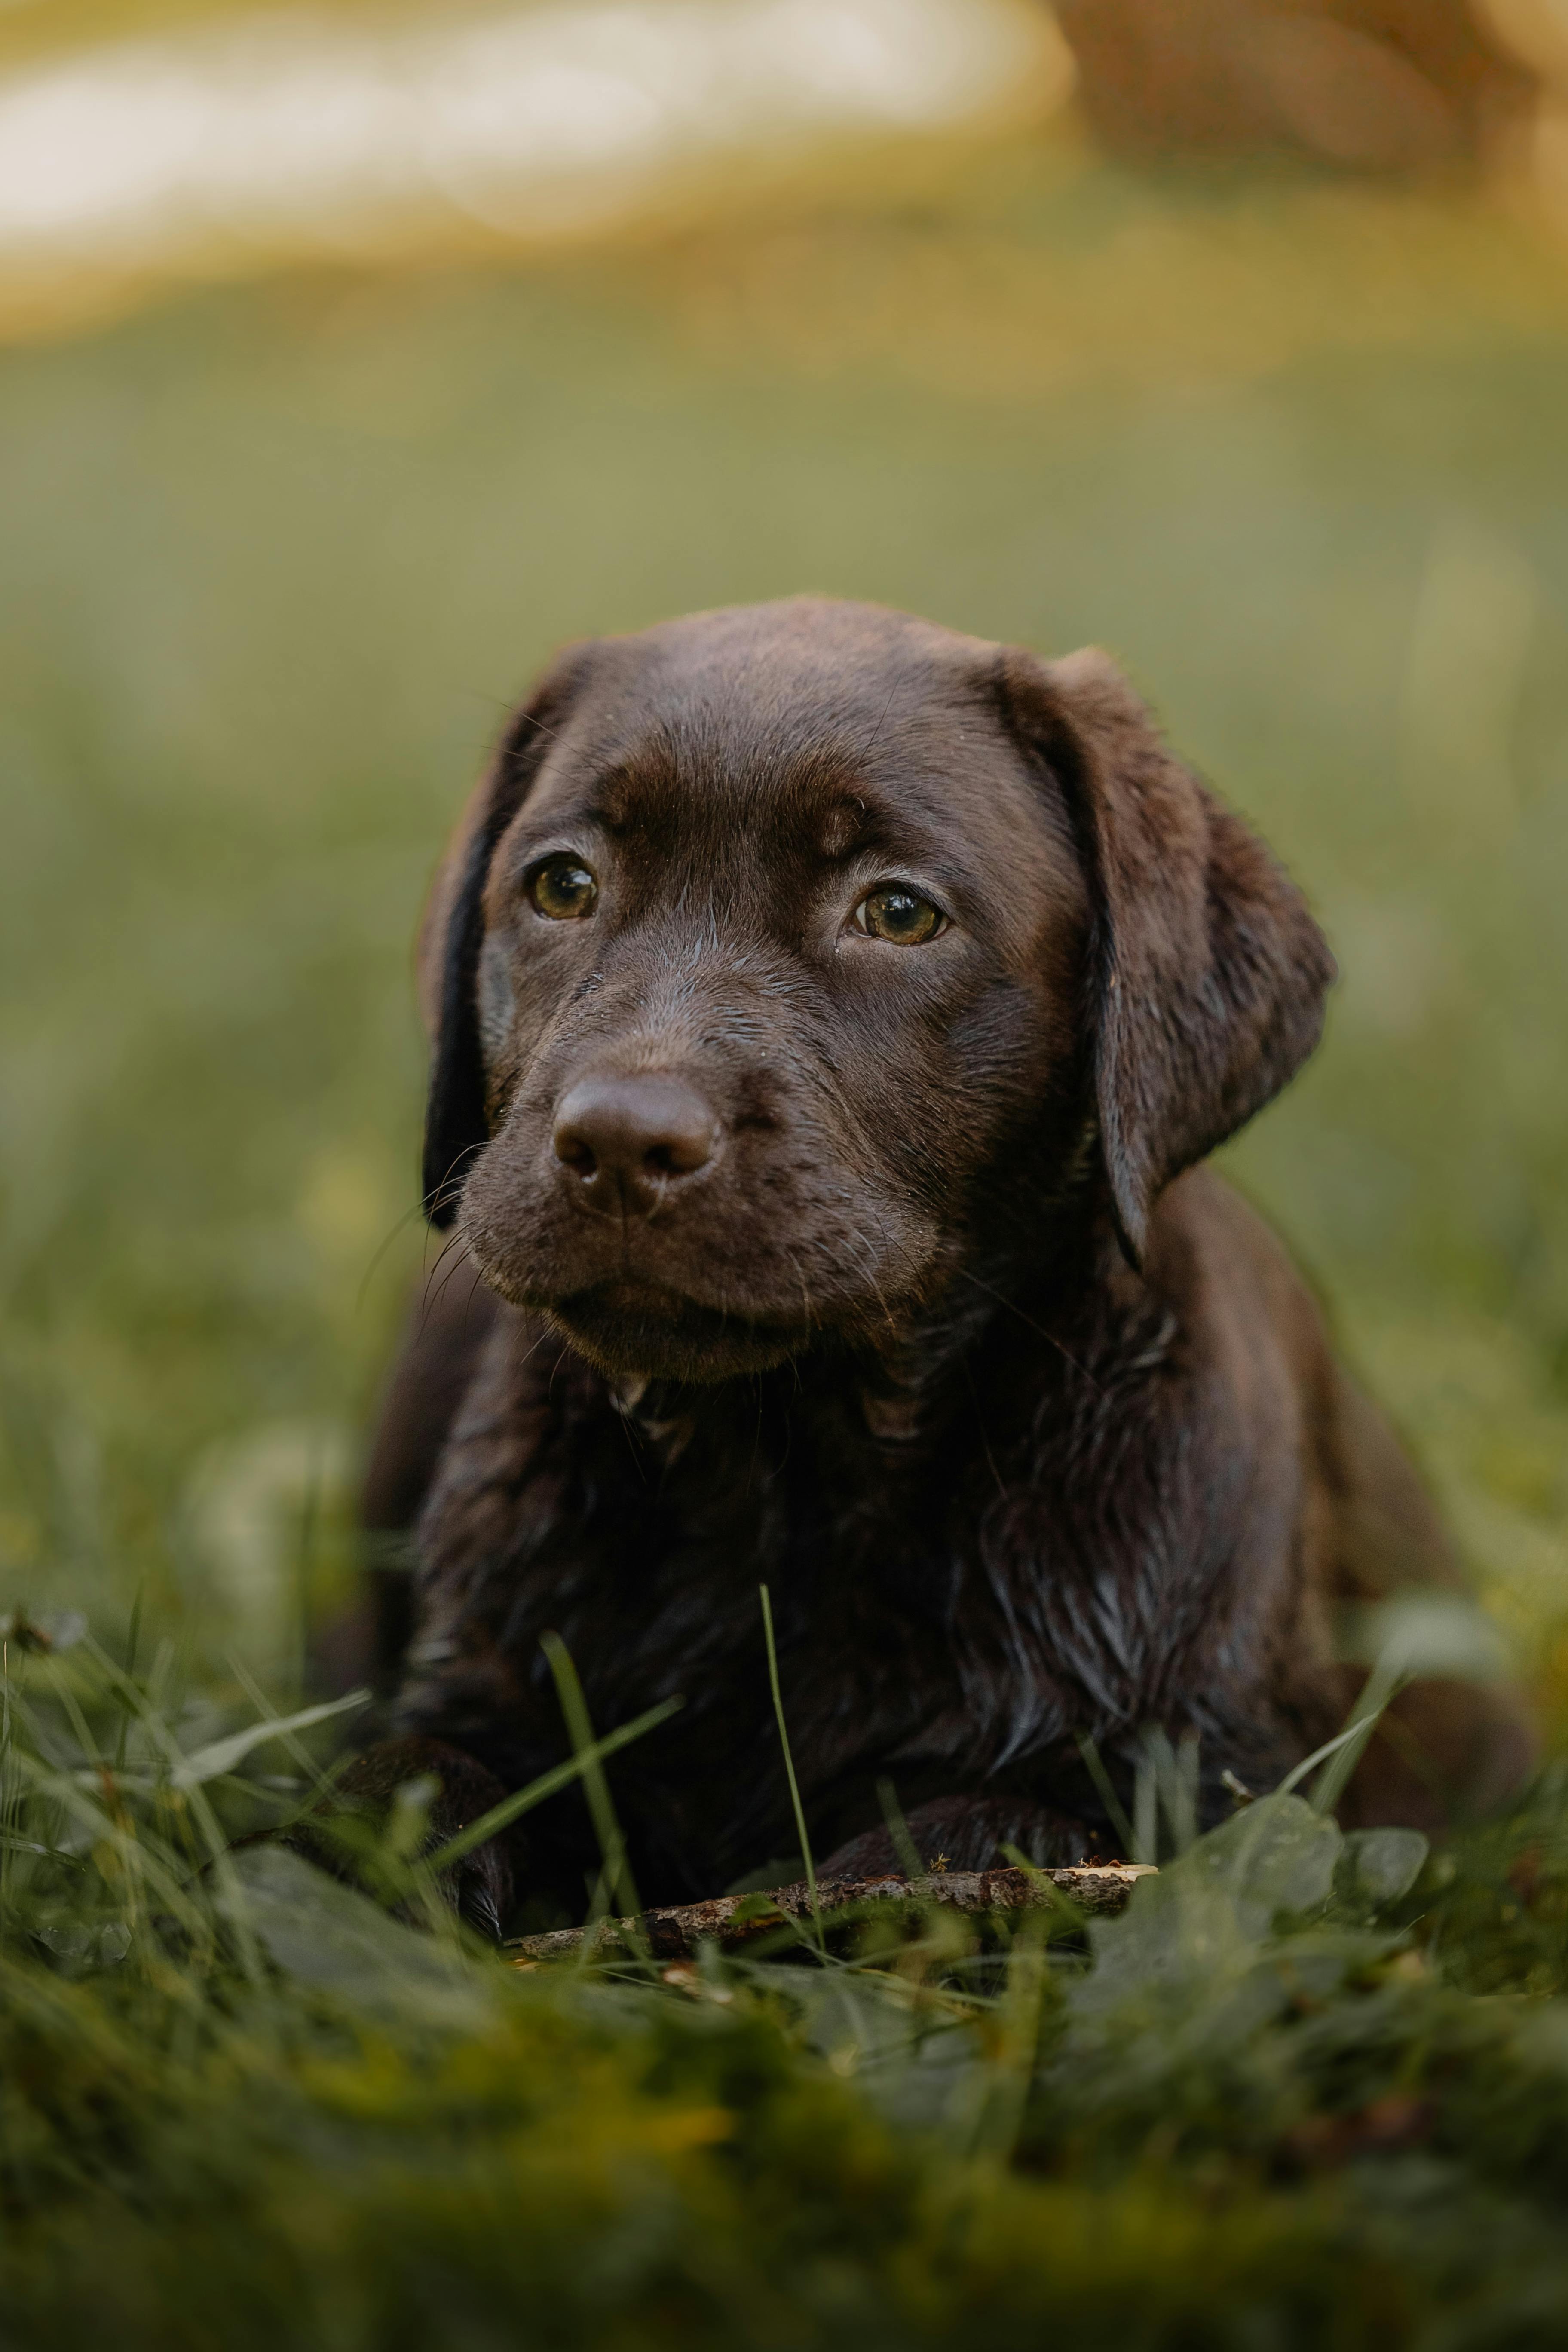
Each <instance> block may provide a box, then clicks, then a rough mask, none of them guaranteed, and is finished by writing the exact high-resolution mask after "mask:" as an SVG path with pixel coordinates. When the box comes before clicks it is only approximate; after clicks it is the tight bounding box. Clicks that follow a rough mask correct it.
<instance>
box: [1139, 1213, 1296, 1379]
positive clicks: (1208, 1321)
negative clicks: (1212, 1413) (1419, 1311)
mask: <svg viewBox="0 0 1568 2352" xmlns="http://www.w3.org/2000/svg"><path fill="white" fill-rule="evenodd" d="M1146 1274H1147V1278H1148V1280H1149V1282H1150V1283H1151V1285H1152V1287H1153V1288H1154V1289H1155V1290H1156V1291H1158V1292H1160V1293H1163V1295H1164V1296H1165V1297H1166V1298H1167V1299H1168V1301H1169V1303H1170V1304H1171V1306H1172V1307H1173V1308H1174V1309H1175V1311H1176V1313H1177V1314H1178V1315H1179V1316H1180V1318H1181V1319H1182V1321H1183V1323H1184V1325H1185V1326H1186V1328H1188V1330H1189V1332H1190V1333H1191V1334H1192V1336H1193V1337H1194V1339H1196V1340H1197V1341H1198V1343H1199V1345H1200V1347H1203V1348H1205V1349H1207V1350H1212V1351H1215V1352H1217V1353H1219V1354H1220V1355H1223V1356H1224V1357H1226V1358H1227V1359H1228V1360H1231V1361H1232V1362H1233V1363H1240V1362H1242V1361H1250V1362H1252V1363H1253V1364H1254V1365H1258V1364H1260V1363H1261V1362H1262V1361H1264V1360H1271V1361H1272V1362H1274V1363H1275V1364H1277V1365H1279V1367H1280V1369H1281V1370H1287V1369H1288V1370H1289V1375H1290V1376H1291V1377H1292V1378H1293V1379H1295V1380H1296V1381H1303V1382H1307V1383H1309V1384H1315V1383H1316V1382H1317V1381H1321V1379H1322V1377H1323V1376H1324V1374H1325V1372H1326V1370H1327V1367H1328V1364H1329V1360H1330V1351H1329V1343H1328V1335H1327V1332H1326V1330H1325V1328H1324V1323H1323V1317H1322V1311H1321V1307H1320V1306H1319V1303H1318V1300H1317V1299H1316V1297H1314V1296H1313V1293H1312V1291H1311V1288H1310V1286H1309V1284H1308V1282H1307V1280H1306V1278H1305V1276H1303V1275H1302V1273H1301V1271H1300V1267H1299V1266H1298V1265H1296V1263H1295V1261H1294V1259H1293V1258H1292V1257H1291V1255H1290V1253H1289V1249H1288V1248H1287V1246H1286V1244H1285V1243H1284V1242H1283V1241H1282V1240H1281V1239H1280V1237H1279V1234H1277V1233H1276V1232H1275V1230H1274V1228H1273V1227H1272V1226H1271V1225H1270V1224H1269V1223H1268V1221H1267V1219H1266V1218H1264V1217H1262V1216H1261V1215H1259V1213H1258V1211H1257V1210H1256V1209H1255V1208H1253V1206H1252V1205H1251V1203H1250V1202H1247V1200H1245V1199H1244V1198H1243V1197H1242V1195H1241V1194H1240V1193H1239V1192H1237V1190H1236V1188H1235V1186H1234V1185H1232V1184H1228V1183H1226V1181H1225V1179H1224V1178H1223V1177H1222V1176H1218V1175H1216V1174H1215V1171H1214V1170H1213V1169H1211V1168H1207V1167H1198V1168H1193V1169H1189V1170H1188V1171H1187V1172H1186V1174H1185V1175H1184V1176H1179V1177H1178V1178H1177V1179H1176V1181H1175V1182H1174V1183H1173V1184H1172V1185H1170V1186H1169V1187H1168V1188H1167V1190H1166V1191H1165V1192H1164V1193H1163V1195H1162V1197H1161V1200H1160V1202H1159V1205H1158V1207H1157V1209H1156V1211H1155V1213H1154V1217H1153V1220H1152V1225H1151V1231H1150V1250H1149V1255H1148V1259H1147V1263H1146Z"/></svg>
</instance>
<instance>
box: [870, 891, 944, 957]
mask: <svg viewBox="0 0 1568 2352" xmlns="http://www.w3.org/2000/svg"><path fill="white" fill-rule="evenodd" d="M862 919H863V921H864V923H865V927H866V929H868V931H870V932H872V933H873V934H874V935H875V936H876V937H877V938H879V939H883V940H895V941H897V942H899V943H900V945H905V946H907V945H910V944H911V943H912V944H914V945H919V944H920V943H921V941H922V940H929V939H930V938H931V936H932V934H933V933H934V932H935V931H936V930H937V929H938V928H939V927H940V925H941V922H942V917H941V916H940V915H939V914H938V912H937V910H936V908H934V907H933V906H932V905H931V900H930V899H929V898H919V897H917V896H916V894H915V892H914V891H913V890H874V891H873V892H872V894H871V896H870V897H869V898H868V899H867V901H866V906H865V912H864V916H863V918H862Z"/></svg>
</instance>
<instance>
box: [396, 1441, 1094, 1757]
mask: <svg viewBox="0 0 1568 2352" xmlns="http://www.w3.org/2000/svg"><path fill="white" fill-rule="evenodd" d="M770 1408H771V1409H770ZM965 1434H966V1433H965V1432H964V1431H963V1428H962V1426H960V1427H957V1428H954V1429H952V1430H949V1431H948V1432H946V1433H943V1435H942V1437H941V1438H940V1439H939V1440H938V1442H935V1443H928V1444H911V1443H909V1442H908V1441H905V1440H901V1439H900V1438H897V1437H895V1438H892V1439H888V1438H884V1437H882V1436H880V1435H879V1434H877V1433H872V1432H870V1431H868V1426H867V1421H866V1419H865V1418H864V1417H863V1416H859V1415H858V1413H857V1412H854V1411H852V1410H851V1409H850V1407H849V1406H840V1405H838V1404H835V1406H834V1407H833V1408H832V1409H831V1410H828V1409H824V1410H819V1411H817V1412H815V1413H813V1412H802V1411H799V1410H796V1411H795V1412H781V1411H780V1410H779V1409H778V1408H777V1404H776V1401H770V1400H769V1399H767V1398H765V1397H764V1398H763V1399H762V1400H760V1402H758V1404H757V1406H756V1408H755V1410H754V1411H753V1412H752V1414H751V1416H750V1418H749V1419H748V1418H747V1417H746V1416H743V1415H742V1414H741V1413H740V1412H733V1411H732V1412H728V1413H725V1414H714V1415H712V1416H711V1417H710V1418H709V1419H708V1420H707V1421H706V1422H704V1423H699V1424H698V1425H697V1426H694V1427H686V1428H680V1427H676V1428H673V1429H672V1428H670V1427H669V1426H668V1425H666V1424H660V1425H658V1426H656V1427H655V1428H654V1429H652V1430H649V1429H647V1428H646V1427H643V1428H638V1427H637V1426H635V1425H633V1426H628V1425H627V1424H626V1421H625V1419H624V1417H623V1416H622V1415H620V1414H619V1413H617V1412H616V1410H615V1409H614V1407H613V1405H611V1404H610V1403H609V1402H607V1401H605V1400H594V1401H592V1402H591V1404H590V1408H589V1409H588V1410H576V1411H570V1410H568V1411H565V1412H557V1411H552V1412H549V1413H548V1414H545V1415H540V1414H539V1413H512V1414H510V1415H506V1416H502V1417H500V1418H499V1419H494V1420H492V1421H491V1422H490V1423H489V1433H488V1436H487V1437H486V1438H485V1439H484V1440H483V1441H482V1442H480V1443H479V1444H477V1445H476V1444H472V1443H470V1444H469V1445H468V1448H467V1454H468V1459H467V1461H466V1462H464V1461H462V1460H458V1461H457V1462H455V1463H454V1465H451V1470H452V1475H451V1477H450V1480H449V1487H448V1491H449V1492H451V1493H452V1495H453V1496H454V1500H455V1501H456V1499H457V1498H458V1496H462V1495H464V1494H466V1495H467V1496H468V1498H469V1501H468V1509H467V1511H466V1512H464V1511H461V1510H456V1509H455V1510H454V1512H453V1513H452V1514H450V1515H448V1516H447V1523H446V1524H445V1525H443V1524H440V1523H439V1522H438V1523H437V1526H436V1527H435V1528H434V1529H432V1530H430V1531H429V1532H430V1533H431V1534H433V1536H434V1538H435V1539H436V1551H437V1557H436V1558H435V1559H433V1560H432V1563H431V1566H432V1570H433V1587H434V1590H433V1599H434V1601H435V1602H436V1605H437V1612H438V1613H439V1614H440V1615H441V1616H442V1617H443V1618H444V1619H445V1621H446V1627H447V1634H448V1637H449V1638H450V1640H451V1641H452V1643H453V1645H454V1652H455V1654H457V1655H459V1656H461V1657H463V1658H465V1659H466V1660H468V1662H470V1663H473V1662H476V1661H477V1660H478V1659H479V1658H481V1657H482V1656H484V1655H485V1654H489V1658H490V1660H491V1662H492V1664H493V1665H494V1667H495V1668H496V1669H497V1670H498V1671H497V1673H496V1676H495V1686H496V1687H498V1688H500V1687H505V1688H506V1689H508V1690H510V1692H512V1693H514V1694H516V1706H517V1707H518V1709H519V1712H520V1715H521V1717H526V1718H529V1719H530V1721H531V1727H532V1731H533V1734H534V1736H535V1737H537V1738H539V1739H540V1740H541V1741H542V1742H548V1739H549V1738H551V1737H552V1735H553V1734H554V1733H555V1732H556V1731H558V1727H559V1713H558V1709H557V1707H556V1706H555V1702H554V1697H553V1688H552V1684H551V1681H550V1677H549V1675H548V1672H547V1670H546V1669H545V1667H544V1664H543V1660H542V1652H541V1648H540V1643H541V1637H542V1634H543V1633H545V1632H546V1631H554V1632H557V1633H560V1634H561V1635H562V1636H563V1638H564V1640H565V1641H566V1643H567V1645H568V1647H569V1648H570V1650H571V1651H572V1654H573V1656H574V1660H575V1662H576V1664H577V1666H578V1670H579V1672H580V1674H581V1675H582V1676H583V1679H584V1685H585V1686H586V1688H587V1692H588V1696H589V1699H590V1704H591V1706H592V1710H593V1713H594V1716H595V1722H596V1723H597V1724H598V1725H599V1726H600V1727H609V1726H611V1725H612V1724H614V1723H618V1722H622V1721H625V1720H626V1719H627V1718H629V1717H633V1716H635V1715H637V1714H638V1713H640V1712H641V1711H642V1710H643V1709H645V1708H647V1706H651V1705H654V1704H656V1703H657V1702H658V1701H659V1700H661V1699H665V1698H668V1697H674V1696H679V1698H681V1700H682V1701H683V1703H684V1705H683V1712H682V1716H681V1717H680V1718H679V1724H680V1727H681V1728H679V1729H677V1728H676V1727H670V1729H669V1731H668V1733H667V1734H665V1735H661V1736H660V1739H659V1742H658V1747H659V1749H660V1751H661V1759H662V1760H663V1761H664V1762H667V1763H668V1766H669V1768H670V1769H676V1770H677V1771H681V1772H684V1771H685V1770H686V1769H687V1765H688V1760H689V1766H690V1769H691V1770H692V1771H694V1772H700V1777H701V1778H703V1779H704V1780H710V1781H712V1782H714V1783H716V1784H718V1783H721V1782H722V1780H723V1779H724V1777H725V1775H726V1774H728V1773H730V1772H732V1771H742V1772H746V1773H748V1774H756V1773H766V1772H771V1770H772V1769H773V1767H772V1760H771V1759H773V1758H774V1757H775V1756H776V1730H775V1728H774V1725H773V1709H772V1703H771V1696H770V1693H769V1686H768V1678H767V1667H766V1656H765V1651H764V1645H763V1617H762V1603H761V1595H760V1590H759V1588H760V1587H761V1586H762V1585H763V1584H764V1583H765V1584H766V1585H767V1586H768V1587H769V1590H770V1595H771V1600H772V1607H773V1619H774V1623H775V1628H776V1635H777V1651H778V1661H779V1668H780V1675H781V1681H782V1683H783V1685H784V1697H785V1706H786V1713H787V1716H788V1719H789V1722H790V1726H791V1732H792V1738H795V1739H796V1740H797V1742H798V1743H799V1745H800V1746H801V1748H802V1750H803V1752H805V1753H806V1754H807V1755H808V1756H809V1758H810V1759H811V1772H812V1777H813V1778H818V1777H821V1776H825V1775H826V1776H831V1774H832V1773H833V1772H835V1771H837V1770H841V1769H845V1768H847V1766H848V1765H850V1764H851V1763H853V1762H854V1761H855V1760H856V1759H864V1758H865V1757H867V1756H868V1755H870V1754H879V1755H882V1756H888V1755H892V1754H896V1753H900V1752H923V1753H928V1754H930V1755H931V1756H933V1757H936V1756H941V1755H946V1756H950V1757H952V1758H953V1759H955V1760H957V1759H964V1760H966V1761H968V1762H972V1763H983V1762H984V1760H985V1759H987V1758H988V1757H989V1756H992V1755H994V1753H995V1752H997V1749H998V1747H999V1743H1000V1742H1001V1740H1002V1739H1003V1738H1006V1739H1007V1740H1008V1741H1009V1742H1010V1741H1011V1740H1012V1739H1013V1738H1016V1735H1017V1730H1018V1727H1020V1726H1023V1725H1026V1724H1029V1725H1035V1726H1037V1727H1038V1730H1039V1732H1040V1734H1041V1736H1048V1735H1050V1734H1051V1733H1052V1731H1053V1728H1059V1727H1060V1724H1061V1723H1062V1722H1063V1721H1064V1720H1066V1719H1067V1718H1068V1717H1070V1716H1072V1715H1073V1714H1074V1713H1075V1701H1074V1698H1073V1695H1072V1693H1071V1692H1070V1691H1069V1690H1068V1688H1067V1687H1066V1686H1065V1684H1066V1682H1067V1681H1070V1680H1071V1679H1072V1670H1073V1667H1074V1665H1075V1664H1082V1663H1083V1662H1082V1661H1081V1660H1073V1659H1071V1658H1068V1657H1067V1656H1065V1655H1063V1656H1058V1649H1059V1647H1060V1645H1059V1644H1058V1643H1057V1642H1056V1641H1055V1640H1054V1639H1053V1634H1052V1622H1053V1612H1050V1611H1049V1610H1046V1609H1042V1607H1041V1605H1040V1604H1041V1598H1042V1595H1043V1594H1046V1593H1047V1592H1050V1591H1056V1592H1057V1593H1058V1594H1060V1593H1062V1592H1065V1591H1067V1590H1068V1588H1069V1586H1071V1585H1072V1584H1073V1583H1074V1582H1075V1581H1076V1580H1077V1579H1078V1577H1079V1574H1080V1573H1081V1569H1082V1563H1083V1559H1084V1557H1085V1553H1084V1548H1083V1546H1082V1544H1081V1543H1079V1542H1077V1541H1075V1539H1074V1519H1075V1514H1074V1513H1073V1512H1072V1511H1071V1510H1070V1509H1069V1508H1068V1507H1067V1505H1066V1502H1065V1499H1064V1496H1063V1493H1062V1482H1061V1477H1060V1475H1059V1471H1058V1469H1057V1468H1056V1467H1055V1466H1054V1465H1052V1463H1051V1462H1050V1460H1049V1459H1048V1458H1047V1459H1046V1460H1042V1455H1041V1448H1040V1446H1039V1444H1038V1443H1037V1441H1036V1440H1035V1439H1034V1438H1033V1437H1032V1436H1031V1435H1030V1433H1028V1432H1027V1431H1022V1432H1018V1433H1015V1434H1014V1435H1013V1438H1012V1442H1011V1443H1008V1441H1007V1433H1005V1432H999V1433H998V1435H997V1438H996V1440H995V1441H994V1442H993V1443H992V1444H988V1445H986V1446H984V1447H972V1446H970V1445H968V1444H965V1443H964V1442H963V1440H964V1437H965ZM462 1451H463V1449H462V1448H459V1449H458V1452H459V1454H461V1453H462ZM1049 1451H1050V1449H1049V1448H1047V1449H1046V1452H1047V1457H1048V1454H1049ZM476 1514H477V1520H478V1521H479V1522H482V1524H470V1525H468V1527H467V1528H466V1529H465V1527H464V1525H463V1524H462V1522H463V1521H464V1520H465V1518H467V1519H468V1520H470V1521H472V1520H474V1519H475V1518H476ZM443 1545H444V1547H445V1554H446V1557H445V1559H444V1560H443V1558H442V1556H441V1554H442V1549H443ZM1069 1613H1070V1614H1071V1615H1072V1617H1073V1621H1074V1622H1076V1623H1077V1624H1078V1625H1079V1629H1080V1639H1079V1647H1081V1625H1082V1622H1084V1621H1083V1612H1081V1611H1079V1612H1069ZM1068 1646H1069V1648H1070V1646H1071V1645H1068ZM1100 1679H1103V1677H1102V1676H1101V1677H1100ZM519 1727H520V1728H521V1724H520V1726H519ZM1004 1727H1006V1728H1004ZM688 1748H689V1749H690V1757H689V1759H686V1751H687V1749H688ZM678 1759H679V1760H678ZM650 1761H651V1751H650Z"/></svg>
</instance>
